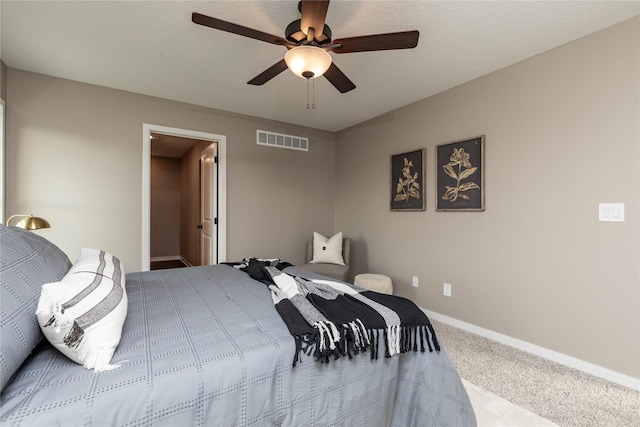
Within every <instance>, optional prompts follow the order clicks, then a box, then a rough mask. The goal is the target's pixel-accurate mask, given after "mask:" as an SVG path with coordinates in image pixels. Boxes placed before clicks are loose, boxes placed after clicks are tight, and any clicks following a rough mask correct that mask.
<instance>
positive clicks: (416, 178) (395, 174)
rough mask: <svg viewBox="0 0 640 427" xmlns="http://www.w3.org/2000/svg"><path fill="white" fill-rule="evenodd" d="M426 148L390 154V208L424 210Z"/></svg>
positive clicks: (425, 206)
mask: <svg viewBox="0 0 640 427" xmlns="http://www.w3.org/2000/svg"><path fill="white" fill-rule="evenodd" d="M426 155H427V154H426V148H420V149H418V150H415V151H410V152H408V153H401V154H395V155H392V156H391V210H392V211H424V210H426V208H427V203H426V201H425V177H424V172H425V164H426V163H425V162H426Z"/></svg>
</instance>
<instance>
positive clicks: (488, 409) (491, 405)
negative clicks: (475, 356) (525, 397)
mask: <svg viewBox="0 0 640 427" xmlns="http://www.w3.org/2000/svg"><path fill="white" fill-rule="evenodd" d="M462 382H463V383H464V386H465V388H466V389H467V393H468V394H469V398H470V399H471V404H472V405H473V410H474V411H475V413H476V420H477V421H478V427H498V426H499V427H544V426H557V424H554V423H552V422H551V421H549V420H547V419H545V418H542V417H540V416H538V415H536V414H534V413H533V412H529V411H527V410H526V409H524V408H521V407H520V406H517V405H514V404H513V403H511V402H509V401H508V400H506V399H503V398H501V397H500V396H496V395H495V394H493V393H491V392H489V391H487V390H485V389H483V388H480V387H478V386H476V385H474V384H472V383H470V382H469V381H467V380H465V379H463V380H462Z"/></svg>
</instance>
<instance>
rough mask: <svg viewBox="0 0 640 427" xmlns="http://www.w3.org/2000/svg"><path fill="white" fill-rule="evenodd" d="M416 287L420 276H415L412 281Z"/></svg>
mask: <svg viewBox="0 0 640 427" xmlns="http://www.w3.org/2000/svg"><path fill="white" fill-rule="evenodd" d="M411 283H412V284H413V287H414V288H417V287H418V276H413V281H412V282H411Z"/></svg>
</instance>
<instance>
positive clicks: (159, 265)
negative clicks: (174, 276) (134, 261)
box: [150, 259, 187, 270]
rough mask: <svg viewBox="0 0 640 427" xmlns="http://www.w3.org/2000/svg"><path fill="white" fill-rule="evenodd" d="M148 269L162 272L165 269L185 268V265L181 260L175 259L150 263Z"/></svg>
mask: <svg viewBox="0 0 640 427" xmlns="http://www.w3.org/2000/svg"><path fill="white" fill-rule="evenodd" d="M150 267H151V270H163V269H166V268H181V267H187V265H186V264H185V263H184V262H182V260H179V259H175V260H170V261H152V262H151V265H150Z"/></svg>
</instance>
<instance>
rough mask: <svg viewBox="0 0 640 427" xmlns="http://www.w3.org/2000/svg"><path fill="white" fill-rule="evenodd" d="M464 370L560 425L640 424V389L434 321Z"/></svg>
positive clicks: (464, 374) (486, 386)
mask: <svg viewBox="0 0 640 427" xmlns="http://www.w3.org/2000/svg"><path fill="white" fill-rule="evenodd" d="M432 322H433V326H434V328H435V329H436V332H437V334H438V338H439V339H440V341H441V342H443V343H444V346H445V348H446V349H447V352H448V353H449V355H450V356H451V359H452V360H453V362H454V363H455V365H456V367H457V368H458V371H459V372H460V376H462V378H464V379H465V380H468V381H469V382H471V383H473V384H475V385H477V386H479V387H482V388H484V389H486V390H488V391H490V392H491V393H494V394H496V395H497V396H500V397H502V398H504V399H506V400H508V401H510V402H512V403H514V404H516V405H519V406H521V407H523V408H525V409H527V410H529V411H531V412H533V413H534V414H537V415H539V416H541V417H543V418H546V419H548V420H550V421H553V422H554V423H556V424H558V425H561V426H585V427H593V426H611V427H624V426H629V427H632V426H633V427H638V426H640V393H639V392H637V391H634V390H632V389H629V388H626V387H623V386H620V385H617V384H615V383H611V382H609V381H606V380H604V379H601V378H598V377H594V376H592V375H589V374H586V373H583V372H581V371H578V370H576V369H572V368H569V367H566V366H564V365H560V364H558V363H555V362H552V361H549V360H547V359H543V358H541V357H538V356H535V355H532V354H530V353H526V352H524V351H521V350H517V349H515V348H513V347H509V346H506V345H504V344H500V343H498V342H496V341H492V340H489V339H487V338H484V337H481V336H479V335H476V334H472V333H470V332H466V331H463V330H461V329H458V328H455V327H453V326H450V325H446V324H444V323H441V322H438V321H433V320H432Z"/></svg>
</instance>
